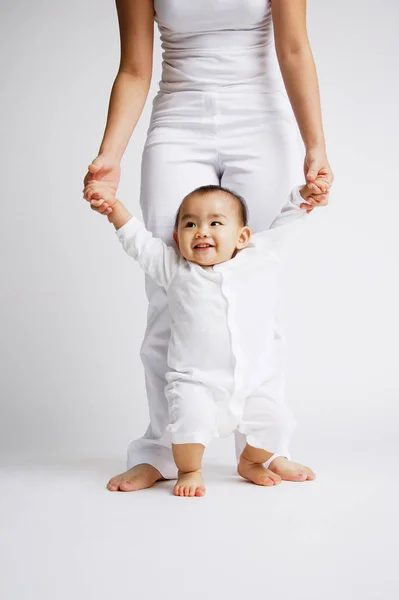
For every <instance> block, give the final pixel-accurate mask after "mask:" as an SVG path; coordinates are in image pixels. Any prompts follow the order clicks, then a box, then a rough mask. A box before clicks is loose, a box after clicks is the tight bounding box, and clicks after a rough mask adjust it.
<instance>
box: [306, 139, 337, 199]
mask: <svg viewBox="0 0 399 600" xmlns="http://www.w3.org/2000/svg"><path fill="white" fill-rule="evenodd" d="M303 171H304V175H305V179H306V184H307V185H308V186H309V188H310V189H311V190H312V191H313V192H315V193H316V194H319V193H323V194H327V193H328V191H329V189H330V187H331V186H332V183H333V181H334V175H333V172H332V170H331V167H330V163H329V162H328V159H327V155H326V151H325V149H324V148H323V147H314V148H308V149H307V150H306V156H305V162H304V165H303Z"/></svg>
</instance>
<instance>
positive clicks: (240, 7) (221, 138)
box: [127, 0, 303, 479]
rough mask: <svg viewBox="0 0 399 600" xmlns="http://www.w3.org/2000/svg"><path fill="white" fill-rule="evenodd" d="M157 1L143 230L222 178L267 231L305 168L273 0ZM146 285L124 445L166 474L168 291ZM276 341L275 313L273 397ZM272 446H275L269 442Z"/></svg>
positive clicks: (164, 227) (163, 233) (279, 360)
mask: <svg viewBox="0 0 399 600" xmlns="http://www.w3.org/2000/svg"><path fill="white" fill-rule="evenodd" d="M154 4H155V20H156V21H157V23H158V26H159V30H160V33H161V37H162V43H163V46H164V50H165V54H164V57H163V59H164V62H163V72H162V81H161V82H160V91H159V92H158V94H157V95H156V96H155V98H154V100H153V109H152V114H151V121H150V125H149V129H148V134H147V140H146V143H145V147H144V151H143V157H142V165H141V195H140V205H141V209H142V213H143V219H144V223H145V226H146V228H147V229H148V230H150V231H151V232H152V233H153V235H154V236H155V237H156V238H160V239H162V240H163V241H164V242H165V243H166V244H168V245H171V244H173V239H172V231H173V223H174V218H175V214H176V210H177V208H178V206H179V204H180V202H181V200H182V199H183V198H184V196H185V195H186V194H187V193H188V192H190V191H191V190H192V189H194V188H195V187H198V186H200V185H206V184H216V185H218V184H220V185H222V186H225V187H228V188H230V189H232V190H233V191H235V192H236V193H238V194H240V195H241V196H243V197H244V198H245V199H246V201H247V204H248V207H249V225H250V227H251V229H252V231H253V232H254V233H255V232H258V231H261V230H265V229H267V228H268V227H270V224H271V222H272V220H273V218H274V217H275V216H276V215H277V214H278V212H279V211H280V208H281V206H282V204H283V202H284V200H285V198H286V197H287V195H288V193H289V191H290V189H291V188H292V186H293V185H295V183H296V182H297V181H300V180H301V178H302V176H303V174H302V168H301V162H302V156H303V151H302V147H301V145H300V143H299V136H298V131H297V126H296V122H295V119H294V116H293V114H292V110H291V106H290V103H289V101H288V98H287V96H286V93H285V89H284V86H283V83H282V79H281V75H280V73H279V70H278V66H277V70H275V66H276V65H277V59H276V56H275V52H274V47H273V40H272V36H273V33H272V26H271V18H270V2H269V1H268V0H262V2H260V0H247V1H246V2H241V0H239V1H238V0H229V2H226V0H204V1H202V2H201V3H194V2H188V1H187V2H186V1H184V0H167V1H164V0H158V1H157V0H155V3H154ZM210 14H212V23H213V27H212V24H211V23H210V22H209V15H210ZM251 19H252V20H251ZM146 293H147V297H148V301H149V306H148V319H147V328H146V333H145V337H144V340H143V343H142V347H141V359H142V362H143V366H144V372H145V382H146V390H147V400H148V407H149V414H150V424H149V426H148V428H147V431H146V433H145V434H144V436H143V437H141V438H140V439H136V440H133V441H132V442H131V443H130V444H129V448H128V453H127V467H128V468H131V467H133V466H134V465H138V464H141V463H149V464H151V465H153V466H154V467H155V468H156V469H158V470H159V471H160V472H161V473H162V475H163V477H165V478H167V479H172V478H175V477H176V475H177V468H176V465H175V463H174V460H173V455H172V450H171V433H170V432H169V431H167V430H166V427H167V425H168V423H169V413H168V401H167V399H166V396H165V386H166V384H167V381H166V373H167V372H168V370H169V367H168V365H167V360H166V359H167V350H168V345H169V338H170V315H169V310H168V303H167V296H166V293H165V289H164V288H163V287H161V286H158V285H157V284H155V283H154V282H153V281H152V280H151V279H150V277H149V276H146ZM284 342H285V339H284V335H283V328H282V322H281V319H279V321H278V322H277V319H276V323H275V332H274V344H275V357H276V361H275V362H276V371H275V376H274V380H273V387H274V393H273V396H274V397H275V398H277V397H278V398H279V403H280V404H284ZM270 419H271V420H272V419H273V415H272V414H271V415H270ZM274 429H275V427H274ZM234 436H235V442H236V456H237V459H238V457H239V455H240V454H241V451H242V449H243V448H244V446H245V436H244V435H243V434H241V433H240V432H239V431H238V430H236V431H235V432H234ZM268 450H269V451H271V452H276V450H277V448H275V447H273V439H270V447H269V448H268ZM285 454H286V455H288V449H287V448H286V450H285Z"/></svg>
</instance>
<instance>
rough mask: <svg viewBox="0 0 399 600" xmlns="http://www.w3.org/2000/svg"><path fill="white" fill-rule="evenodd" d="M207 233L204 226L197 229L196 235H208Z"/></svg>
mask: <svg viewBox="0 0 399 600" xmlns="http://www.w3.org/2000/svg"><path fill="white" fill-rule="evenodd" d="M208 236H209V233H208V231H207V230H206V229H204V228H199V229H198V231H197V237H208Z"/></svg>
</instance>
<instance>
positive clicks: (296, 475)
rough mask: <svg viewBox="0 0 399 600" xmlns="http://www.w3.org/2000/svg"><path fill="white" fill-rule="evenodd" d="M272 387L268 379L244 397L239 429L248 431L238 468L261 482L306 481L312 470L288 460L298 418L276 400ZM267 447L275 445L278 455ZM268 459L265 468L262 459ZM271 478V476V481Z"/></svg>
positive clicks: (249, 477) (244, 475)
mask: <svg viewBox="0 0 399 600" xmlns="http://www.w3.org/2000/svg"><path fill="white" fill-rule="evenodd" d="M272 390H273V388H272V387H271V386H269V382H265V383H264V384H263V385H262V386H261V387H260V388H259V389H258V390H256V393H253V394H252V395H251V396H250V397H249V398H247V399H246V401H245V406H244V411H243V415H242V419H241V422H240V424H239V431H241V433H243V434H245V435H246V442H247V445H246V446H245V448H244V450H243V452H242V453H241V456H240V460H239V465H238V472H239V474H240V475H241V476H242V477H244V478H245V479H249V480H250V481H253V482H254V483H257V484H258V485H275V484H276V483H280V481H281V480H282V479H283V480H285V481H307V480H312V479H314V478H315V474H314V473H313V471H312V470H311V469H310V468H309V467H306V466H304V465H301V464H298V463H294V462H292V461H291V460H289V459H288V458H287V457H288V456H289V455H288V440H289V438H290V435H291V433H292V431H293V429H294V426H295V422H294V420H293V417H292V414H291V411H290V410H289V409H288V408H287V407H286V406H285V404H279V403H278V402H275V401H274V398H273V395H272V394H271V392H272ZM266 448H267V449H268V448H275V449H276V450H275V453H276V455H277V456H276V458H275V459H273V460H272V461H271V462H269V461H270V459H271V458H272V457H273V456H274V455H273V454H272V453H271V452H269V451H268V450H266ZM265 462H269V464H268V468H267V469H266V468H265V466H264V465H263V463H265ZM269 480H272V482H273V483H272V482H270V481H269Z"/></svg>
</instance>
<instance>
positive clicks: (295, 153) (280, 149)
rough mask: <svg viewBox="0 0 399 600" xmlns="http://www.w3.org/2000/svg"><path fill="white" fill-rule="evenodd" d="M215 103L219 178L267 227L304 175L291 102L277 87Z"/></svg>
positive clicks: (279, 347) (278, 335)
mask: <svg viewBox="0 0 399 600" xmlns="http://www.w3.org/2000/svg"><path fill="white" fill-rule="evenodd" d="M218 104H219V109H218V112H219V113H220V114H221V117H220V130H219V131H220V139H221V144H220V165H221V167H222V170H223V174H222V178H221V184H222V185H223V186H226V187H228V188H231V189H232V190H233V191H235V192H237V193H239V194H240V195H242V196H243V197H244V198H245V200H246V201H247V204H248V208H249V225H250V227H251V229H252V231H253V232H254V233H256V232H257V231H262V230H265V229H268V228H269V226H270V224H271V222H272V220H273V219H274V217H275V216H276V215H277V214H278V213H279V211H280V210H281V207H282V205H283V204H284V203H285V201H286V199H287V196H288V194H289V192H290V190H291V189H292V187H293V186H294V185H297V184H299V183H301V182H302V181H303V171H302V162H303V156H302V155H303V151H302V148H301V144H300V139H299V135H298V131H297V126H296V123H295V120H294V117H293V115H292V111H291V108H290V105H289V102H288V100H287V98H286V97H284V95H283V94H281V93H280V92H278V93H276V94H263V95H261V96H259V97H253V98H248V99H247V100H243V99H242V98H238V97H237V96H234V95H232V96H223V97H221V98H220V99H218ZM275 323H276V327H275V332H274V341H275V348H274V352H275V358H276V362H277V369H276V371H275V377H274V387H275V398H274V400H275V401H276V402H277V403H278V404H280V405H282V406H283V405H284V402H285V400H284V379H285V377H284V341H285V340H284V332H283V326H282V319H281V313H280V312H278V313H277V314H276V315H275ZM235 442H236V456H237V461H238V460H239V457H240V455H241V454H242V451H243V449H244V447H245V443H246V440H245V436H244V435H243V434H241V433H240V432H238V431H236V432H235ZM270 443H271V446H270V448H269V450H270V452H277V450H276V449H275V448H273V439H272V436H271V437H270ZM286 453H287V454H288V449H287V448H286Z"/></svg>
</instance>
